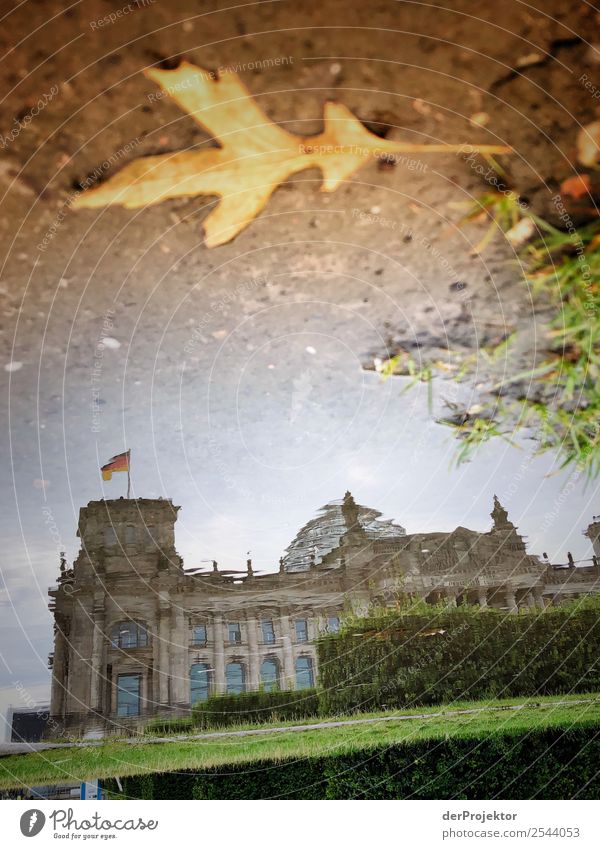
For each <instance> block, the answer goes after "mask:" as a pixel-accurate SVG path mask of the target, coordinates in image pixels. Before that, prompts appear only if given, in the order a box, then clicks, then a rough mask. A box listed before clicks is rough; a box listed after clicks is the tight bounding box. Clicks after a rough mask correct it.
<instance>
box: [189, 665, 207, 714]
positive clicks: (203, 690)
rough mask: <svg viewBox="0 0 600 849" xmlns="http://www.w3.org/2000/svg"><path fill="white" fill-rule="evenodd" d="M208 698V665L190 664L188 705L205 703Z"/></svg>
mask: <svg viewBox="0 0 600 849" xmlns="http://www.w3.org/2000/svg"><path fill="white" fill-rule="evenodd" d="M209 696H210V667H209V665H208V663H192V666H191V669H190V704H192V705H195V704H196V702H205V701H206V700H207V698H208V697H209Z"/></svg>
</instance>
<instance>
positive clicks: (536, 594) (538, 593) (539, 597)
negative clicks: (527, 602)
mask: <svg viewBox="0 0 600 849" xmlns="http://www.w3.org/2000/svg"><path fill="white" fill-rule="evenodd" d="M533 598H534V601H535V604H536V607H541V608H542V610H543V609H544V607H545V606H546V605H545V603H544V592H543V590H542V588H541V587H534V588H533Z"/></svg>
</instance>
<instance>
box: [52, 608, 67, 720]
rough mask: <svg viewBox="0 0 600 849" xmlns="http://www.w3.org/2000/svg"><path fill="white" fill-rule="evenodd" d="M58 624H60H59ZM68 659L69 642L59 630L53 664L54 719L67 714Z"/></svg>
mask: <svg viewBox="0 0 600 849" xmlns="http://www.w3.org/2000/svg"><path fill="white" fill-rule="evenodd" d="M57 624H58V623H57ZM66 659H67V641H66V640H65V636H64V634H63V633H62V631H60V630H57V631H56V636H55V638H54V660H53V662H52V695H51V698H50V713H51V714H52V716H53V717H62V716H64V713H65V692H66V686H67V682H66V681H65V672H66Z"/></svg>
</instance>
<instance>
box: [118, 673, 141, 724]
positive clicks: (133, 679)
mask: <svg viewBox="0 0 600 849" xmlns="http://www.w3.org/2000/svg"><path fill="white" fill-rule="evenodd" d="M141 689H142V676H141V675H119V676H118V678H117V716H139V715H140V693H141Z"/></svg>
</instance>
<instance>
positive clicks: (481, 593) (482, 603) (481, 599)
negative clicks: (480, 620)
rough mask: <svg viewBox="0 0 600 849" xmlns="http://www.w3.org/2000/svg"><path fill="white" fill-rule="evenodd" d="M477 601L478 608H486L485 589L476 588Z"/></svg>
mask: <svg viewBox="0 0 600 849" xmlns="http://www.w3.org/2000/svg"><path fill="white" fill-rule="evenodd" d="M477 601H478V603H479V607H487V606H488V603H487V587H478V588H477Z"/></svg>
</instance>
